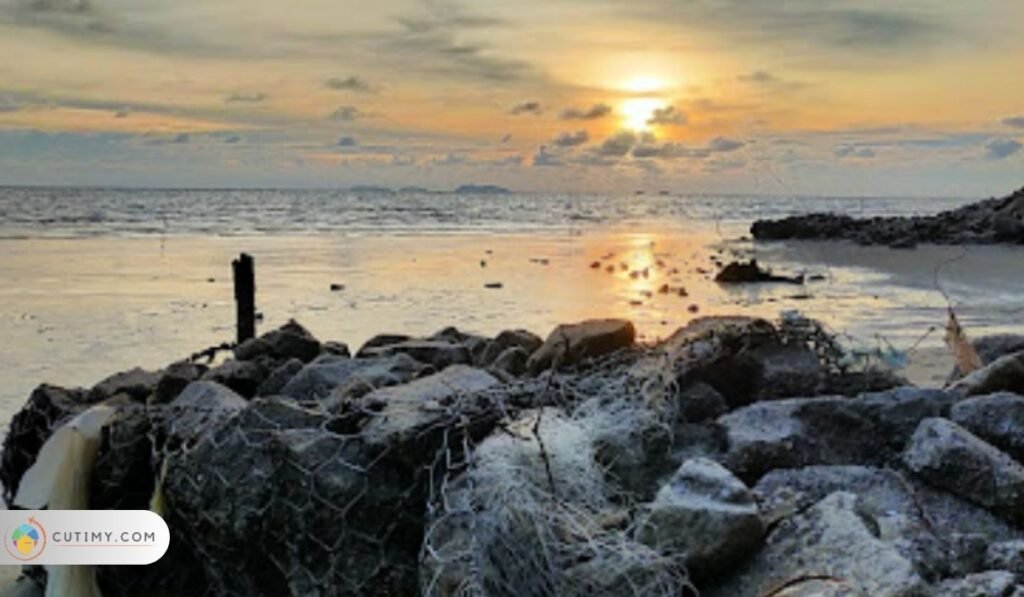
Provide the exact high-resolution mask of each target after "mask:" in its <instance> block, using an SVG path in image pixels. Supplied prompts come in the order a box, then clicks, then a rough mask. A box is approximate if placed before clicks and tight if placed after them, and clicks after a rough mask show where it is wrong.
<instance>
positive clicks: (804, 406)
mask: <svg viewBox="0 0 1024 597" xmlns="http://www.w3.org/2000/svg"><path fill="white" fill-rule="evenodd" d="M854 402H855V401H854V400H851V399H847V398H838V397H822V398H790V399H787V400H776V401H772V402H758V403H756V404H752V405H750V406H746V407H744V408H741V409H739V410H736V411H733V412H731V413H729V414H727V415H725V416H723V417H721V418H719V419H718V423H719V424H720V425H722V426H723V427H724V428H725V430H726V435H727V441H728V451H727V452H726V454H725V456H724V459H723V462H724V464H725V466H726V467H728V468H729V469H730V470H731V471H733V472H734V473H736V474H737V475H738V476H739V477H740V478H741V479H744V480H745V481H747V482H753V481H756V480H757V479H758V478H760V477H761V476H762V475H764V474H765V473H767V472H768V471H770V470H773V469H777V468H796V467H801V466H808V465H812V464H877V463H880V462H882V461H884V459H885V457H886V453H885V451H884V450H880V449H879V448H880V446H879V445H878V444H877V442H874V441H872V439H873V438H874V437H875V436H876V432H875V430H874V423H873V422H872V421H871V420H870V419H869V418H868V417H866V416H865V415H864V413H863V412H862V411H861V409H859V408H857V405H856V404H854Z"/></svg>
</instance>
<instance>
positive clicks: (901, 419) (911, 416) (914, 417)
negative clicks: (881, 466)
mask: <svg viewBox="0 0 1024 597" xmlns="http://www.w3.org/2000/svg"><path fill="white" fill-rule="evenodd" d="M955 401H956V396H955V395H953V394H951V393H949V392H944V391H942V390H937V389H927V388H917V387H912V386H904V387H899V388H893V389H891V390H885V391H882V392H868V393H865V394H861V395H860V396H858V397H857V399H856V401H855V404H856V407H857V408H858V409H860V410H861V412H863V413H864V415H865V416H867V417H868V418H870V419H871V420H872V421H873V422H874V424H875V428H876V430H877V431H876V434H875V435H876V437H881V438H884V442H885V443H886V444H888V445H889V447H891V448H893V449H895V450H897V451H900V450H902V449H903V446H904V444H905V443H906V441H907V440H908V439H909V438H910V436H911V435H912V434H913V433H914V431H915V430H916V429H917V425H918V423H920V422H921V421H922V420H923V419H926V418H929V417H944V416H946V415H948V414H949V411H950V407H952V405H953V403H954V402H955Z"/></svg>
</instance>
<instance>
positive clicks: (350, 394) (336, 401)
mask: <svg viewBox="0 0 1024 597" xmlns="http://www.w3.org/2000/svg"><path fill="white" fill-rule="evenodd" d="M359 362H361V363H362V365H363V366H361V367H359V368H358V369H356V370H355V371H353V372H352V374H351V375H350V376H349V377H348V378H347V379H346V380H345V381H344V382H343V383H341V384H340V385H338V386H337V387H335V388H334V389H333V390H331V394H330V396H329V397H328V398H327V400H326V401H325V402H324V408H326V409H327V410H328V411H330V412H337V411H338V410H339V409H341V408H343V406H344V405H345V404H347V403H349V402H350V401H351V400H353V399H355V398H360V397H362V396H364V395H366V394H368V393H370V392H372V391H373V390H376V389H378V388H386V387H389V386H397V385H401V384H404V383H409V382H410V381H412V380H414V379H416V378H417V377H419V376H421V375H422V374H423V373H424V372H427V371H430V370H431V367H430V366H428V365H424V364H423V363H420V362H419V361H417V360H416V359H414V358H412V357H410V356H409V355H407V354H402V353H399V354H396V355H395V356H393V357H388V358H385V359H360V361H359Z"/></svg>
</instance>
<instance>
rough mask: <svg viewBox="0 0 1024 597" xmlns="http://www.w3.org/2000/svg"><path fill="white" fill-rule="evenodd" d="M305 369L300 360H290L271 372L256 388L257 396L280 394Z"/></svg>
mask: <svg viewBox="0 0 1024 597" xmlns="http://www.w3.org/2000/svg"><path fill="white" fill-rule="evenodd" d="M303 367H304V365H303V363H302V361H301V360H299V359H288V360H287V361H285V362H284V363H283V364H281V365H280V366H278V367H277V368H276V369H274V370H273V371H271V372H270V375H268V376H267V378H266V379H264V380H263V383H261V384H260V386H259V387H258V388H256V395H257V396H273V395H274V394H280V393H281V391H282V390H284V387H285V386H286V385H288V382H289V381H291V380H292V378H293V377H295V376H296V375H298V374H299V371H302V368H303Z"/></svg>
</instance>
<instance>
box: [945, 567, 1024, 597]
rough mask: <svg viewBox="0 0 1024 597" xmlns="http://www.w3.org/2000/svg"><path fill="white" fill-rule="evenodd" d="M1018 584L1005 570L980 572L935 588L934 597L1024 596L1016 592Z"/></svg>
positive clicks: (1023, 590)
mask: <svg viewBox="0 0 1024 597" xmlns="http://www.w3.org/2000/svg"><path fill="white" fill-rule="evenodd" d="M1016 587H1017V582H1016V580H1015V579H1014V576H1013V574H1011V573H1009V572H1007V571H1005V570H989V571H988V572H978V573H976V574H970V575H968V576H965V577H963V578H954V579H950V580H947V581H944V582H942V583H939V584H938V585H936V586H935V590H934V591H933V592H932V595H934V597H1014V596H1017V595H1022V594H1024V589H1022V592H1014V589H1015V588H1016Z"/></svg>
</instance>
